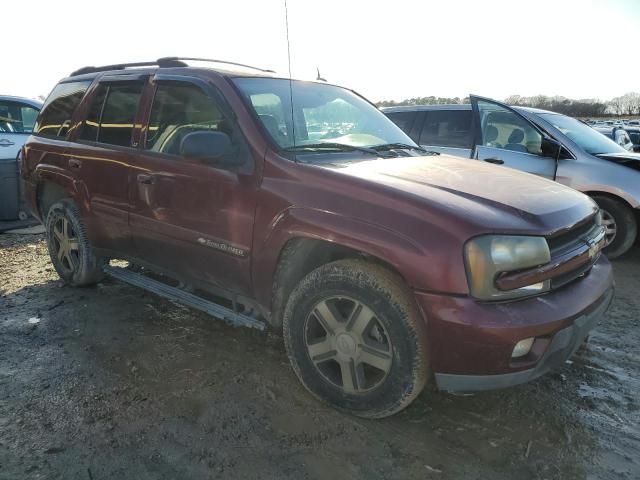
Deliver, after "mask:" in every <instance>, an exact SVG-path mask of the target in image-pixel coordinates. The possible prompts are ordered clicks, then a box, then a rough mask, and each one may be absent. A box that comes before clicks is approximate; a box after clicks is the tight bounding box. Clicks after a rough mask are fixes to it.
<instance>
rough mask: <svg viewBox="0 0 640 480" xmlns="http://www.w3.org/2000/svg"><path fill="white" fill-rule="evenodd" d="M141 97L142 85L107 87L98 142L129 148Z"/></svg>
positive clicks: (113, 85) (114, 85) (127, 84)
mask: <svg viewBox="0 0 640 480" xmlns="http://www.w3.org/2000/svg"><path fill="white" fill-rule="evenodd" d="M141 95H142V83H135V84H129V83H126V84H121V83H114V84H111V85H109V89H108V91H107V93H106V100H105V102H104V107H103V108H102V115H101V117H100V128H99V130H98V142H100V143H108V144H109V145H120V146H122V147H129V146H131V135H132V133H133V124H134V122H135V119H136V113H137V111H138V102H139V101H140V96H141ZM92 109H93V108H92Z"/></svg>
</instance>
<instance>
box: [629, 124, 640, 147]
mask: <svg viewBox="0 0 640 480" xmlns="http://www.w3.org/2000/svg"><path fill="white" fill-rule="evenodd" d="M625 130H626V131H627V134H628V135H629V138H630V139H631V143H632V144H633V151H634V152H640V126H637V127H636V126H633V125H631V124H629V125H627V126H626V127H625Z"/></svg>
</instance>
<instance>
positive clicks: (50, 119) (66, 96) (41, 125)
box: [34, 80, 91, 138]
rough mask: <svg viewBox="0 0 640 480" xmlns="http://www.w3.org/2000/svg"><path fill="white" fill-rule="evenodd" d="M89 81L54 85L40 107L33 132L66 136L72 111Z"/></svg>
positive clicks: (51, 135) (52, 135) (78, 102)
mask: <svg viewBox="0 0 640 480" xmlns="http://www.w3.org/2000/svg"><path fill="white" fill-rule="evenodd" d="M90 83H91V81H90V80H86V81H82V82H69V83H59V84H58V85H56V87H55V88H54V89H53V91H52V92H51V94H50V95H49V98H47V101H46V102H45V104H44V106H43V107H42V111H41V112H40V116H39V117H38V120H37V121H36V125H35V128H34V132H35V133H36V134H37V135H46V136H50V137H60V138H64V137H66V136H67V132H68V131H69V127H70V126H71V117H72V116H73V112H74V111H75V109H76V108H77V106H78V105H79V104H80V101H81V100H82V97H83V96H84V93H85V92H86V91H87V88H88V87H89V84H90Z"/></svg>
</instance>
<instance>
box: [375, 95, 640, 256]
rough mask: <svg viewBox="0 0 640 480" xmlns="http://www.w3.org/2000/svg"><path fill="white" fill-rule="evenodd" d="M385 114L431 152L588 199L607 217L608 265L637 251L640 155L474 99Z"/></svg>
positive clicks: (549, 118) (547, 119) (534, 114)
mask: <svg viewBox="0 0 640 480" xmlns="http://www.w3.org/2000/svg"><path fill="white" fill-rule="evenodd" d="M382 110H383V112H384V113H385V114H387V115H388V116H389V118H391V119H392V120H393V121H394V122H395V123H396V124H397V125H398V126H399V127H400V128H402V129H403V130H404V131H405V132H406V133H407V134H408V135H409V136H410V137H411V138H412V139H413V140H414V141H416V142H418V143H419V144H420V145H421V146H422V147H424V148H426V149H428V150H433V151H437V152H442V153H447V154H451V155H457V156H461V157H465V158H471V159H474V160H480V161H485V162H489V163H494V164H498V165H504V166H506V167H510V168H515V169H518V170H523V171H525V172H529V173H533V174H535V175H539V176H542V177H545V178H549V179H552V180H556V181H558V182H560V183H563V184H565V185H568V186H570V187H573V188H575V189H576V190H580V191H581V192H584V193H586V194H588V195H590V196H591V197H592V198H593V199H594V200H595V201H596V202H597V203H598V205H599V206H600V208H601V209H602V210H603V215H604V218H605V223H606V226H607V248H606V249H605V252H606V253H607V254H608V255H609V257H610V258H615V257H619V256H620V255H622V254H624V253H625V252H627V251H628V250H629V249H630V248H631V246H632V245H633V244H634V241H635V239H636V236H637V231H638V221H639V219H640V155H638V154H635V153H632V152H629V151H627V150H625V149H624V148H623V147H621V146H620V145H618V144H617V143H615V142H614V141H612V140H610V139H608V138H607V137H605V136H604V135H602V134H600V133H598V132H596V131H595V130H594V129H593V128H592V127H590V126H588V125H586V124H584V123H583V122H581V121H579V120H576V119H574V118H571V117H567V116H565V115H560V114H557V113H554V112H549V111H545V110H539V109H535V108H527V107H510V106H508V105H504V104H502V103H500V102H496V101H495V100H491V99H488V98H482V97H477V96H473V95H472V96H471V105H424V106H409V107H389V108H383V109H382ZM552 144H559V145H560V147H561V148H560V150H556V149H555V148H554V147H553V146H552ZM556 152H559V155H557V156H556Z"/></svg>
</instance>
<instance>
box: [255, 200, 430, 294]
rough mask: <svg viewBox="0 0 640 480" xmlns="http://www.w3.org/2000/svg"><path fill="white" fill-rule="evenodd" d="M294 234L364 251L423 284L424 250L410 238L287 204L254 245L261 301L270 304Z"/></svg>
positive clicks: (416, 283)
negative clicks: (282, 259)
mask: <svg viewBox="0 0 640 480" xmlns="http://www.w3.org/2000/svg"><path fill="white" fill-rule="evenodd" d="M295 238H309V239H315V240H322V241H326V242H330V243H335V244H337V245H340V246H344V247H348V248H351V249H354V250H357V251H360V252H363V253H365V254H368V255H371V256H374V257H376V258H379V259H381V260H383V261H385V262H387V263H388V264H390V265H392V266H393V267H394V268H395V269H396V270H397V271H398V272H399V273H400V274H401V275H402V276H403V277H404V278H405V280H406V281H407V283H408V284H409V285H410V286H412V287H418V288H419V287H420V285H421V284H422V278H421V277H422V275H421V272H423V271H424V267H423V266H424V263H425V259H426V253H427V252H425V251H424V249H423V248H422V247H421V246H420V245H419V244H418V243H417V242H415V241H414V240H412V239H411V238H409V237H407V236H405V235H403V234H401V233H399V232H395V231H392V230H390V229H387V228H384V227H381V226H378V225H375V224H371V223H368V222H365V221H362V220H360V219H357V218H352V217H346V216H343V215H339V214H336V213H333V212H329V211H325V210H318V209H312V208H304V207H290V208H288V209H286V210H284V211H283V212H281V213H280V214H279V215H278V216H276V217H275V218H274V220H273V222H271V224H270V225H269V228H268V229H267V231H266V232H265V236H264V239H263V241H261V242H260V243H259V245H258V246H256V247H254V262H253V278H254V282H255V283H254V285H255V286H256V288H255V292H256V297H257V299H258V300H259V301H260V303H262V304H263V305H269V304H270V297H271V293H272V284H273V280H274V276H275V272H276V268H277V264H278V260H279V257H280V252H281V251H282V249H283V248H284V247H285V245H286V244H287V242H289V241H290V240H292V239H295Z"/></svg>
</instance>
